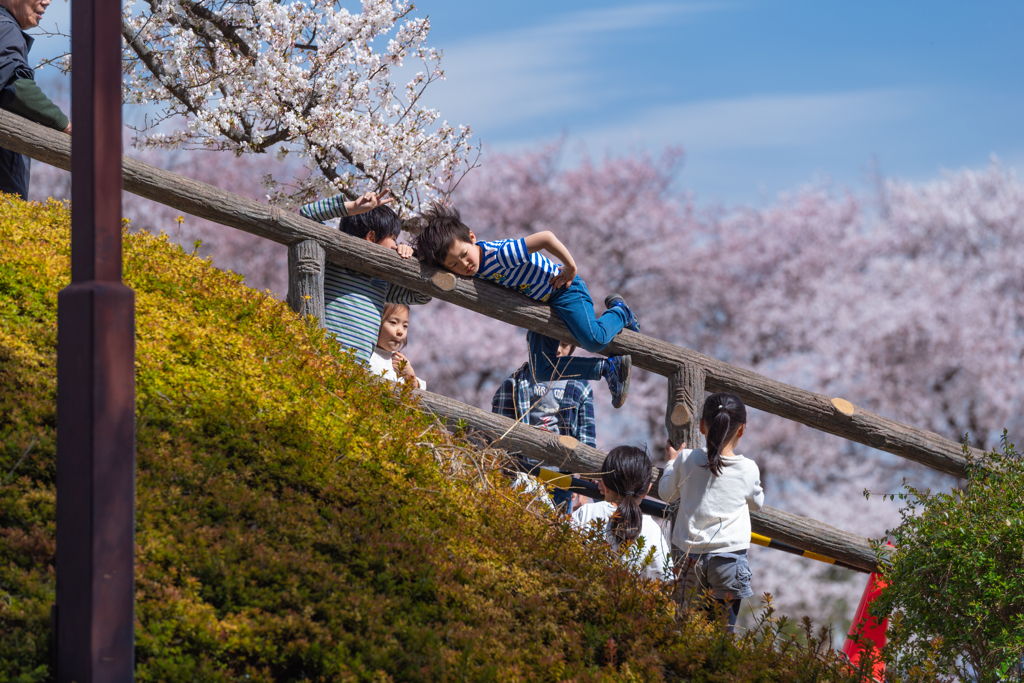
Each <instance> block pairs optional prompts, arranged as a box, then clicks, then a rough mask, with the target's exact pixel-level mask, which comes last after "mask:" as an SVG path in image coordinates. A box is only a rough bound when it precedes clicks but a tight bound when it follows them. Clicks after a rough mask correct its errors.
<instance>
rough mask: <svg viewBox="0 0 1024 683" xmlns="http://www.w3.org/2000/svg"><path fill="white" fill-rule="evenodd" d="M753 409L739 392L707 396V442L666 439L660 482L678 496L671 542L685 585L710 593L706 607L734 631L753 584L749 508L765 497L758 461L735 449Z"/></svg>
mask: <svg viewBox="0 0 1024 683" xmlns="http://www.w3.org/2000/svg"><path fill="white" fill-rule="evenodd" d="M746 428H747V409H746V407H745V406H744V405H743V401H741V400H740V399H739V397H738V396H734V395H733V394H726V393H719V394H712V395H711V396H709V397H708V398H707V400H706V401H704V409H703V410H702V411H701V416H700V433H701V434H704V435H705V436H706V437H707V447H706V448H694V449H692V450H687V449H686V444H683V448H681V449H680V450H676V449H674V448H672V444H671V442H670V443H669V444H668V445H667V446H666V455H665V459H666V460H668V465H667V466H666V467H665V472H664V475H663V476H662V478H661V481H660V482H659V483H658V494H659V496H660V497H661V499H662V500H664V501H665V502H666V503H670V502H672V501H674V500H676V499H678V500H679V509H678V511H677V512H676V519H675V523H674V524H673V525H672V544H673V545H674V546H675V547H676V548H678V549H679V551H680V555H681V556H683V557H684V558H685V559H684V561H683V562H682V563H681V568H680V569H681V577H682V578H683V580H684V586H685V587H686V588H687V589H689V590H691V591H699V592H700V593H703V594H705V595H709V596H710V598H711V600H710V601H709V602H708V603H706V608H707V610H708V611H709V612H710V613H712V614H716V615H720V614H721V613H722V612H723V611H724V612H725V615H726V618H727V621H728V628H729V631H730V632H732V631H733V630H734V629H735V626H736V618H737V616H738V615H739V611H740V601H741V600H742V599H743V598H749V597H750V596H752V595H753V594H754V591H753V590H751V588H750V566H749V565H748V564H747V549H748V548H749V547H750V510H760V509H761V506H762V505H763V504H764V491H763V490H762V489H761V473H760V471H759V470H758V468H757V464H756V463H754V461H753V460H750V459H748V458H744V457H743V456H742V455H739V454H738V453H736V452H735V450H734V449H735V448H736V445H737V444H738V443H739V440H740V438H742V437H743V434H744V433H745V432H746Z"/></svg>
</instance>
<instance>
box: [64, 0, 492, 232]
mask: <svg viewBox="0 0 1024 683" xmlns="http://www.w3.org/2000/svg"><path fill="white" fill-rule="evenodd" d="M361 9H362V11H361V12H359V13H356V14H354V13H351V12H349V10H348V9H347V8H346V7H344V6H343V5H342V3H341V2H339V1H338V0H296V1H295V2H288V3H281V2H276V1H275V0H230V1H229V0H200V1H196V0H131V1H129V2H127V3H125V6H124V9H123V13H124V16H123V21H122V27H121V33H122V37H123V38H124V47H123V55H124V72H125V75H124V79H123V93H124V100H125V102H126V103H129V104H134V105H140V109H139V122H138V124H137V125H134V126H133V128H134V129H135V131H136V133H137V135H136V136H135V138H134V139H133V143H134V145H135V146H136V147H137V148H139V149H164V150H174V149H179V148H186V149H197V148H198V149H206V150H219V151H229V152H232V153H233V154H234V155H235V156H241V155H243V154H266V155H267V156H269V157H271V158H273V159H274V160H275V161H278V162H281V161H285V160H289V159H294V160H295V161H297V162H298V164H294V163H293V164H285V165H283V166H280V165H275V164H273V163H270V162H269V161H265V162H264V165H265V168H264V170H263V172H262V173H261V182H262V184H263V186H264V188H265V194H267V195H268V197H269V199H270V200H271V201H272V202H274V203H280V204H283V205H285V206H294V205H295V204H297V203H303V202H306V201H310V200H312V199H317V198H320V197H322V196H330V195H334V194H337V193H338V192H341V193H344V194H345V195H346V196H347V197H349V198H352V199H354V198H356V197H357V196H359V195H361V194H362V193H364V192H366V191H368V190H375V191H381V190H384V189H390V190H391V192H392V193H393V194H394V195H395V196H396V198H397V199H398V201H397V202H396V204H395V206H396V208H398V210H399V211H400V212H402V213H409V212H410V211H415V210H416V209H418V208H419V207H420V206H422V205H425V204H427V203H429V202H431V201H433V200H434V199H435V198H436V197H438V196H445V195H447V193H449V192H450V190H451V189H452V188H454V187H455V186H457V185H458V182H459V180H460V179H461V178H462V177H463V175H464V174H465V173H467V172H468V171H469V170H470V169H472V168H473V166H474V164H475V161H476V159H477V158H478V152H479V150H477V153H474V150H473V148H472V147H471V145H470V138H471V136H472V132H471V130H470V129H469V127H467V126H463V125H458V126H454V125H451V124H449V123H448V122H447V121H444V120H441V116H440V113H439V112H438V111H437V110H435V109H431V108H429V107H425V106H423V104H422V103H421V100H422V97H423V94H424V92H425V91H426V89H427V88H428V87H429V86H430V85H431V84H433V83H435V82H437V81H439V80H443V79H444V72H443V71H442V69H441V53H440V52H439V51H437V50H435V49H433V48H430V47H428V46H427V45H426V40H427V36H428V34H429V31H430V22H429V21H428V20H427V19H426V18H417V17H414V16H413V15H412V13H413V10H414V6H413V5H412V4H410V3H409V2H406V1H405V0H363V2H362V8H361ZM58 33H59V32H58ZM61 35H63V34H61ZM65 37H66V36H65ZM49 61H53V60H49ZM62 64H63V66H62V69H63V70H64V71H65V72H66V71H68V70H69V69H70V67H71V60H70V55H65V56H64V58H63V62H62ZM414 65H418V66H419V70H416V66H414ZM399 78H403V79H406V82H405V83H404V85H400V84H399V82H398V80H399ZM265 158H266V157H265ZM296 165H298V166H302V167H304V168H305V169H306V172H304V173H300V174H297V175H296V174H295V173H294V170H295V168H296Z"/></svg>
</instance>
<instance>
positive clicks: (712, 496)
mask: <svg viewBox="0 0 1024 683" xmlns="http://www.w3.org/2000/svg"><path fill="white" fill-rule="evenodd" d="M707 462H708V454H707V451H705V450H704V449H703V448H697V449H693V450H689V449H688V450H684V451H682V452H681V453H680V454H679V457H677V458H676V459H675V460H673V461H671V462H669V464H668V466H667V467H665V474H664V476H662V478H661V481H660V482H658V497H659V498H661V499H662V500H663V501H665V502H666V503H670V502H672V501H674V500H675V499H677V498H678V499H679V511H678V512H677V513H676V521H675V524H674V525H673V528H672V544H673V545H675V546H676V547H677V548H679V549H680V550H682V551H683V552H685V553H729V552H735V551H737V550H744V549H746V548H749V547H750V510H760V509H761V506H762V505H764V490H763V489H762V488H761V472H760V471H759V470H758V469H757V465H756V464H755V463H754V461H753V460H750V459H748V458H744V457H743V456H742V455H734V456H732V457H729V458H722V474H721V476H717V477H716V476H715V475H714V474H712V473H711V470H710V469H708V468H706V467H702V465H707Z"/></svg>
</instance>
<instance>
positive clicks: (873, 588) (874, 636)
mask: <svg viewBox="0 0 1024 683" xmlns="http://www.w3.org/2000/svg"><path fill="white" fill-rule="evenodd" d="M887 585H888V584H887V583H886V582H885V580H884V579H882V576H881V575H880V574H877V573H874V574H872V575H871V576H870V577H869V578H868V585H867V586H866V587H865V588H864V594H863V595H861V596H860V605H859V606H858V607H857V614H856V615H855V616H854V617H853V624H852V625H851V626H850V635H851V636H853V635H854V634H859V636H860V637H859V639H858V640H854V639H853V638H847V639H846V643H844V644H843V654H845V655H846V656H847V657H849V658H850V663H851V664H853V665H854V666H857V664H858V663H859V662H860V658H861V655H863V654H864V650H866V649H874V651H875V652H876V653H880V652H881V650H882V648H883V647H885V632H886V629H888V628H889V620H888V619H882V620H881V621H879V620H878V619H876V618H875V617H873V616H871V615H870V614H868V608H869V607H870V606H871V603H872V602H874V601H875V599H876V598H877V597H878V596H879V595H880V594H881V593H882V589H883V588H885V587H886V586H887ZM872 674H873V676H874V678H875V680H878V681H881V680H884V676H885V662H883V661H881V660H879V661H878V662H875V667H874V671H873V672H872Z"/></svg>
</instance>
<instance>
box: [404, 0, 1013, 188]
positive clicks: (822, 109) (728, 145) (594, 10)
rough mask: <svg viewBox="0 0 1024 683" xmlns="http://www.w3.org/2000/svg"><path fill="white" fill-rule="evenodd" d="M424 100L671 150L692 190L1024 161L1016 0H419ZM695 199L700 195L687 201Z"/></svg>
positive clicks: (512, 122) (552, 130)
mask: <svg viewBox="0 0 1024 683" xmlns="http://www.w3.org/2000/svg"><path fill="white" fill-rule="evenodd" d="M418 7H419V9H420V11H422V12H424V13H426V14H428V15H429V16H430V18H431V24H432V35H433V39H432V43H433V45H434V46H436V47H440V48H443V49H444V50H445V59H444V65H445V71H446V75H447V77H448V81H447V82H446V83H444V84H442V85H441V86H440V87H439V88H437V90H436V91H435V93H434V98H433V100H432V102H433V104H434V105H435V106H437V107H438V108H440V109H441V111H442V112H443V113H444V115H445V116H446V117H447V118H448V119H449V120H450V121H458V122H465V123H469V124H470V125H472V126H473V127H474V129H475V130H476V132H477V135H478V136H479V137H480V138H481V139H482V140H483V141H484V143H485V146H487V147H490V148H497V149H503V150H514V149H518V148H522V147H526V146H531V145H535V144H537V143H539V142H542V141H545V140H551V139H554V138H557V137H558V136H560V135H562V134H563V133H564V134H567V135H568V139H569V141H570V147H575V146H576V145H578V144H579V143H582V144H583V145H585V147H586V149H587V150H589V151H590V152H591V153H593V154H601V153H603V152H605V151H612V152H624V151H627V150H628V149H630V148H645V149H648V150H651V151H655V152H656V151H657V150H660V149H661V148H662V147H663V146H664V145H666V144H672V145H681V146H683V147H684V148H685V149H686V152H687V161H686V164H685V166H684V167H683V169H682V171H681V173H680V178H679V180H680V185H681V187H684V188H686V189H691V190H693V191H694V192H695V193H696V195H697V199H698V201H699V202H701V203H703V202H710V201H726V202H730V203H732V202H742V203H747V204H760V203H762V202H763V201H766V200H770V199H771V198H772V197H773V196H774V195H775V194H776V193H777V192H779V191H782V190H786V189H789V188H794V187H796V186H798V185H800V184H801V183H805V182H809V181H812V180H815V179H817V178H821V177H823V176H824V177H831V178H832V179H833V180H834V181H836V182H837V183H839V184H842V185H849V186H852V187H861V186H863V185H864V182H865V171H866V169H867V168H868V166H869V165H870V163H871V159H872V157H873V156H874V157H877V159H878V161H879V164H880V166H881V169H882V171H883V172H884V173H886V174H887V175H893V176H899V177H903V178H908V179H927V178H932V177H935V176H937V175H938V174H939V172H940V170H941V169H957V168H961V167H964V166H969V167H979V166H984V165H985V164H987V163H988V159H989V156H990V155H992V154H996V155H998V156H999V158H1000V159H1001V160H1002V161H1003V163H1004V164H1005V165H1008V166H1014V167H1016V168H1021V167H1022V166H1024V87H1022V86H1024V40H1022V39H1021V35H1022V34H1021V27H1022V26H1024V3H1021V2H1008V1H989V2H985V3H965V2H957V3H954V2H942V1H936V0H932V1H931V2H911V1H897V2H894V1H892V0H890V1H889V2H875V1H864V0H862V1H861V2H857V3H853V2H845V3H838V2H820V1H819V2H805V1H798V0H793V1H784V0H783V1H774V2H758V1H752V2H735V3H734V2H713V3H711V2H708V3H685V2H678V3H660V4H639V3H636V4H624V3H621V2H600V1H598V2H587V3H584V2H577V1H575V0H562V1H561V2H557V3H552V2H541V1H539V0H520V1H517V2H496V3H483V2H479V1H474V2H471V1H469V0H444V1H442V0H435V1H433V2H431V0H422V2H420V3H419V5H418ZM702 200H703V201H702Z"/></svg>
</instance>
